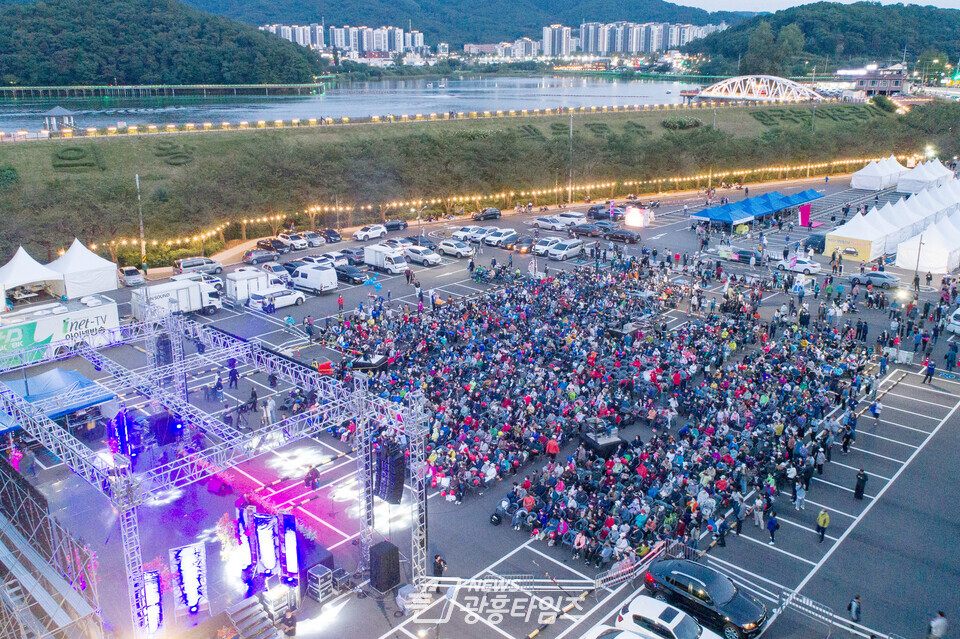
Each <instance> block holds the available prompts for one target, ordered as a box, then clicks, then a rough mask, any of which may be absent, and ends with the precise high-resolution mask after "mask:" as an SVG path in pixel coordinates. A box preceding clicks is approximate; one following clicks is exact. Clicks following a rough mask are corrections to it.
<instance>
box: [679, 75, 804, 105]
mask: <svg viewBox="0 0 960 639" xmlns="http://www.w3.org/2000/svg"><path fill="white" fill-rule="evenodd" d="M697 99H698V100H703V99H708V100H709V99H714V100H755V101H762V102H819V101H820V100H823V96H822V95H820V94H819V93H817V92H816V91H814V90H813V89H810V88H809V87H805V86H803V85H802V84H797V83H796V82H794V81H793V80H787V79H786V78H779V77H777V76H773V75H741V76H738V77H736V78H727V79H726V80H722V81H720V82H717V83H716V84H714V85H711V86H709V87H707V88H706V89H703V90H702V91H700V93H698V94H697Z"/></svg>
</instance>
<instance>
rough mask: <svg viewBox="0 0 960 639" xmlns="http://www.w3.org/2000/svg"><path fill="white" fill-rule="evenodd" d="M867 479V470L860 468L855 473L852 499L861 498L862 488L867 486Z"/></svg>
mask: <svg viewBox="0 0 960 639" xmlns="http://www.w3.org/2000/svg"><path fill="white" fill-rule="evenodd" d="M867 479H868V477H867V472H866V471H865V470H864V469H862V468H861V469H860V472H859V473H857V485H856V486H855V487H854V489H853V498H854V499H863V489H864V488H866V486H867Z"/></svg>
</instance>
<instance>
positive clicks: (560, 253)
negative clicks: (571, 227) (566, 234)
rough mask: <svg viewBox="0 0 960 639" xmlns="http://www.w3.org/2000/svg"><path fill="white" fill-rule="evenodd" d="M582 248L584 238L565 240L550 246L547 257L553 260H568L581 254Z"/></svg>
mask: <svg viewBox="0 0 960 639" xmlns="http://www.w3.org/2000/svg"><path fill="white" fill-rule="evenodd" d="M582 249H583V240H563V241H562V242H557V243H556V244H554V245H553V246H551V247H550V250H549V251H547V257H549V258H550V259H551V260H566V259H569V258H571V257H576V256H578V255H580V251H581V250H582Z"/></svg>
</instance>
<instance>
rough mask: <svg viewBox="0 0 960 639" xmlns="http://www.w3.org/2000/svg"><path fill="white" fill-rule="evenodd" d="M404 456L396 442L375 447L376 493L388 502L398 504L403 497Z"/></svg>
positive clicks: (405, 465)
mask: <svg viewBox="0 0 960 639" xmlns="http://www.w3.org/2000/svg"><path fill="white" fill-rule="evenodd" d="M406 467H407V464H406V457H405V456H404V454H403V449H402V448H401V447H400V446H398V445H396V444H387V445H384V446H380V447H379V448H377V453H376V473H375V475H374V476H375V477H376V491H375V492H376V495H377V497H379V498H380V499H382V500H383V501H385V502H387V503H388V504H399V503H400V501H401V500H402V499H403V480H404V475H405V473H406Z"/></svg>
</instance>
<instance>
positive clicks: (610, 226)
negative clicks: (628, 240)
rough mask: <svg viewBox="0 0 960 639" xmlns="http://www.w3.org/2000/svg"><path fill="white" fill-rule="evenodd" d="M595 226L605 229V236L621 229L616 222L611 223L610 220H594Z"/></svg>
mask: <svg viewBox="0 0 960 639" xmlns="http://www.w3.org/2000/svg"><path fill="white" fill-rule="evenodd" d="M593 224H594V226H599V227H600V228H601V229H603V234H604V235H607V234H608V233H612V232H613V231H616V230H618V229H619V228H620V225H619V224H617V223H616V222H611V221H610V220H594V221H593Z"/></svg>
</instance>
